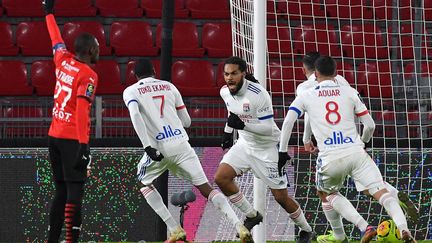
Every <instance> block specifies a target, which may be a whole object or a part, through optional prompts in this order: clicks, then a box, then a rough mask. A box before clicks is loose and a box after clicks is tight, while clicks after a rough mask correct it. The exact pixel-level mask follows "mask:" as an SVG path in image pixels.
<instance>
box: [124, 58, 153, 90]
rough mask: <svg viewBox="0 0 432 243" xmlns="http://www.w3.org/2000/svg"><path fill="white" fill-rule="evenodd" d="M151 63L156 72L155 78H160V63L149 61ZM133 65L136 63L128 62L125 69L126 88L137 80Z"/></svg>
mask: <svg viewBox="0 0 432 243" xmlns="http://www.w3.org/2000/svg"><path fill="white" fill-rule="evenodd" d="M151 62H152V63H153V67H154V69H155V72H156V76H155V78H160V62H159V60H151ZM135 64H136V61H129V62H128V64H127V67H126V81H125V83H126V86H130V85H132V84H134V83H136V82H137V81H138V80H137V78H136V76H135V72H134V69H135Z"/></svg>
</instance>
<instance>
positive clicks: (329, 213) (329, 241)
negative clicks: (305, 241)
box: [317, 191, 348, 243]
mask: <svg viewBox="0 0 432 243" xmlns="http://www.w3.org/2000/svg"><path fill="white" fill-rule="evenodd" d="M317 195H318V197H319V198H320V199H321V204H322V208H323V212H324V215H325V217H326V218H327V221H328V222H329V223H330V227H331V228H332V231H331V232H330V233H329V234H327V235H320V236H318V237H317V241H318V243H339V242H341V243H347V242H348V238H347V236H346V233H345V229H344V225H343V222H342V217H341V215H340V214H339V213H338V212H337V211H336V210H335V209H334V208H333V207H332V205H331V204H330V203H329V202H328V201H327V194H326V193H325V192H321V191H317Z"/></svg>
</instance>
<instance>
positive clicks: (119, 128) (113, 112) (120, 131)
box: [96, 91, 136, 137]
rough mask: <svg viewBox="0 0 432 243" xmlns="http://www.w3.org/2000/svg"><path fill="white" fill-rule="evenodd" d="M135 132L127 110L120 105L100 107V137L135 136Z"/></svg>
mask: <svg viewBox="0 0 432 243" xmlns="http://www.w3.org/2000/svg"><path fill="white" fill-rule="evenodd" d="M96 92H97V91H96ZM135 136H136V133H135V130H134V128H133V126H132V122H131V121H130V116H129V110H128V109H127V108H126V107H125V106H124V105H123V104H122V106H121V107H108V105H104V108H103V109H102V137H135Z"/></svg>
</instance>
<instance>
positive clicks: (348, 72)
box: [337, 62, 355, 86]
mask: <svg viewBox="0 0 432 243" xmlns="http://www.w3.org/2000/svg"><path fill="white" fill-rule="evenodd" d="M337 73H338V74H339V75H341V76H343V77H344V78H345V79H346V80H347V81H348V83H349V84H350V85H351V86H353V85H354V83H355V79H354V68H353V66H352V65H351V64H349V63H346V62H337Z"/></svg>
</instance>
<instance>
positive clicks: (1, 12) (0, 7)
mask: <svg viewBox="0 0 432 243" xmlns="http://www.w3.org/2000/svg"><path fill="white" fill-rule="evenodd" d="M0 4H1V3H0ZM3 12H4V9H3V7H2V6H0V17H1V16H3Z"/></svg>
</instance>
